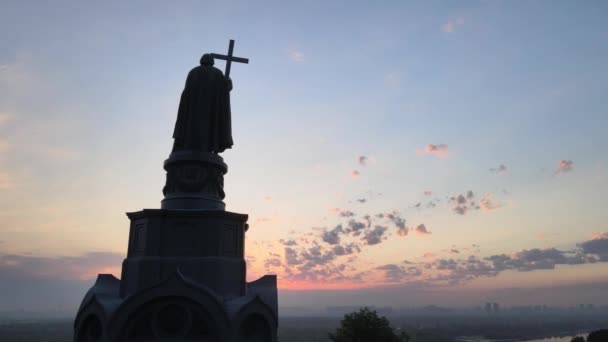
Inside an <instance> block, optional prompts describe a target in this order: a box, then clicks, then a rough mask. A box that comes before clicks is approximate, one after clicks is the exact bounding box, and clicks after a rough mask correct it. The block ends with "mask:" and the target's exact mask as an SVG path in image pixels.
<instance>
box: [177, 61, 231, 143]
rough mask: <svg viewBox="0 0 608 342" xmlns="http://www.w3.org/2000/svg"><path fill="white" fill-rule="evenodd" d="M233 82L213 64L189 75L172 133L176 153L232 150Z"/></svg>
mask: <svg viewBox="0 0 608 342" xmlns="http://www.w3.org/2000/svg"><path fill="white" fill-rule="evenodd" d="M231 89H232V82H231V81H230V80H229V79H227V78H226V77H224V74H223V73H222V72H221V71H220V70H219V69H217V68H215V67H213V66H212V65H200V66H197V67H195V68H194V69H192V70H191V71H190V73H189V74H188V78H187V79H186V86H185V87H184V91H183V92H182V97H181V100H180V102H179V110H178V112H177V121H176V123H175V130H174V131H173V138H174V139H175V142H174V144H173V151H180V150H196V151H202V152H212V153H219V152H223V151H224V150H226V149H227V148H231V147H232V144H233V142H232V128H231V124H230V90H231Z"/></svg>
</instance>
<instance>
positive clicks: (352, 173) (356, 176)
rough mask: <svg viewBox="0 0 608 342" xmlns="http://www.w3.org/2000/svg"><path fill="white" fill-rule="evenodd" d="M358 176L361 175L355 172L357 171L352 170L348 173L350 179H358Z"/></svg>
mask: <svg viewBox="0 0 608 342" xmlns="http://www.w3.org/2000/svg"><path fill="white" fill-rule="evenodd" d="M360 175H361V173H360V172H359V171H357V170H353V171H352V172H351V173H350V176H351V177H352V178H359V176H360Z"/></svg>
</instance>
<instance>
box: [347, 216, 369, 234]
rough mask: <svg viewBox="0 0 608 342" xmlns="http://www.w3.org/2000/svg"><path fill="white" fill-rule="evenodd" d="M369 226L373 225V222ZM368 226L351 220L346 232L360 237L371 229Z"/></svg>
mask: <svg viewBox="0 0 608 342" xmlns="http://www.w3.org/2000/svg"><path fill="white" fill-rule="evenodd" d="M368 224H371V221H370V222H369V223H368ZM368 224H366V223H364V222H361V221H357V220H354V219H351V220H349V221H348V223H347V225H348V226H347V227H346V230H345V232H347V233H349V234H352V235H353V236H359V235H360V234H361V232H362V231H363V230H364V229H365V228H369V225H368Z"/></svg>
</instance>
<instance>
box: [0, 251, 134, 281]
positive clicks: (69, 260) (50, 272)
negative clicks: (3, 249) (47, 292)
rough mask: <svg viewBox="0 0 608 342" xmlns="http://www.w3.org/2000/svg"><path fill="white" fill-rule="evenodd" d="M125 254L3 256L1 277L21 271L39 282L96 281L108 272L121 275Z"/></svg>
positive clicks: (0, 262) (0, 265)
mask: <svg viewBox="0 0 608 342" xmlns="http://www.w3.org/2000/svg"><path fill="white" fill-rule="evenodd" d="M124 257H125V256H124V255H123V254H118V253H108V252H91V253H86V254H84V255H81V256H73V257H72V256H62V257H55V258H53V257H37V256H25V255H15V254H2V255H0V274H2V273H4V272H6V271H9V270H18V272H19V273H20V274H22V275H23V276H27V277H31V278H38V279H63V280H70V279H72V280H73V279H80V280H88V279H94V278H95V277H96V276H97V274H98V273H107V272H108V271H113V272H118V274H116V275H117V276H118V275H119V274H120V265H121V264H122V260H123V259H124Z"/></svg>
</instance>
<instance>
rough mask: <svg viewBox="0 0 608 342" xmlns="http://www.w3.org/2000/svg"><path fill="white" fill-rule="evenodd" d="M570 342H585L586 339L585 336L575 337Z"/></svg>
mask: <svg viewBox="0 0 608 342" xmlns="http://www.w3.org/2000/svg"><path fill="white" fill-rule="evenodd" d="M570 342H585V338H584V337H583V336H575V337H573V338H572V339H571V340H570Z"/></svg>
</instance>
